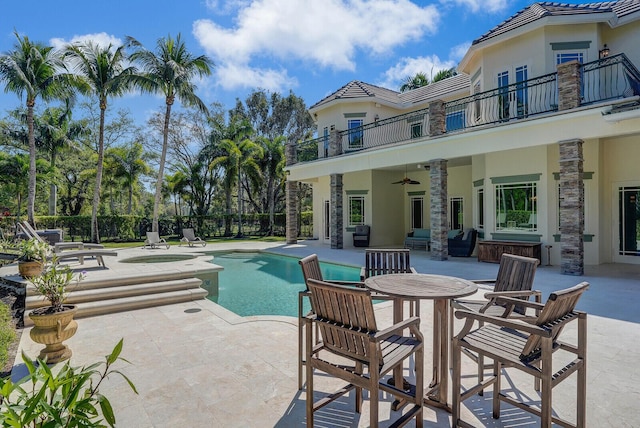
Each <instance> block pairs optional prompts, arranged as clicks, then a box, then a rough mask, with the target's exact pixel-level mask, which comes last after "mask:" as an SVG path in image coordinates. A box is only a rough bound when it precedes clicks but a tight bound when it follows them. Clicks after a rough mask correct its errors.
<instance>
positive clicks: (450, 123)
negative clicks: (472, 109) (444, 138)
mask: <svg viewBox="0 0 640 428" xmlns="http://www.w3.org/2000/svg"><path fill="white" fill-rule="evenodd" d="M446 129H447V132H451V131H457V130H459V129H464V110H459V111H453V112H451V113H447V118H446Z"/></svg>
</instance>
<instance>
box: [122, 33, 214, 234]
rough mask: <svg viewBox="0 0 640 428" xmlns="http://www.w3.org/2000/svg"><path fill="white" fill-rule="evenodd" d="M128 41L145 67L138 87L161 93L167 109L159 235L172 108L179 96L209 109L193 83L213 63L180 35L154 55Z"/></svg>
mask: <svg viewBox="0 0 640 428" xmlns="http://www.w3.org/2000/svg"><path fill="white" fill-rule="evenodd" d="M127 40H128V43H129V45H130V46H133V47H134V48H135V49H136V51H135V52H133V53H132V54H131V57H130V59H131V60H132V61H137V62H139V63H140V65H141V66H142V73H141V74H140V75H138V76H137V77H136V80H135V84H136V86H137V87H138V88H139V89H140V90H142V91H143V92H149V93H162V94H164V96H165V104H166V110H165V115H164V128H163V131H162V154H161V155H160V164H159V166H158V179H157V181H156V193H155V199H154V201H153V219H152V226H151V228H152V231H154V232H157V231H158V217H159V208H160V197H161V195H162V183H163V175H164V164H165V160H166V157H167V147H168V140H169V120H170V118H171V107H172V106H173V103H174V101H175V99H176V97H177V98H178V100H180V102H181V103H182V104H184V105H187V106H195V107H196V108H198V110H200V111H203V112H207V106H206V105H205V104H204V102H202V100H201V99H200V98H198V96H196V94H195V90H196V86H195V85H194V84H193V79H194V78H195V77H204V76H208V75H210V74H211V67H213V62H212V61H211V60H210V59H209V58H208V57H207V56H205V55H201V56H198V57H194V56H193V55H192V54H191V53H189V51H188V50H187V47H186V46H185V44H184V42H183V41H182V38H181V36H180V34H179V33H178V36H177V37H176V38H175V39H173V38H172V37H171V36H170V35H169V36H167V37H166V38H164V37H163V38H161V39H158V42H157V44H156V51H155V52H151V51H148V50H146V49H145V48H144V47H143V46H142V45H141V44H140V42H138V41H137V40H136V39H134V38H133V37H128V38H127Z"/></svg>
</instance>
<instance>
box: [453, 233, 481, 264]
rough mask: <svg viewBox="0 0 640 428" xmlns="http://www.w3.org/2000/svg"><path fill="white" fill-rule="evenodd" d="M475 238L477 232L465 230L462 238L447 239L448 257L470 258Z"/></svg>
mask: <svg viewBox="0 0 640 428" xmlns="http://www.w3.org/2000/svg"><path fill="white" fill-rule="evenodd" d="M477 236H478V231H477V230H475V229H466V230H465V231H464V235H463V236H462V237H460V236H458V237H457V238H452V239H447V245H448V247H449V255H450V256H451V257H470V256H471V254H472V253H473V250H474V248H476V238H477Z"/></svg>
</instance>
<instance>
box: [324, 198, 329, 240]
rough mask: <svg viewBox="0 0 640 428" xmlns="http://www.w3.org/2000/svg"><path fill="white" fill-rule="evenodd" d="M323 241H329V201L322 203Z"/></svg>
mask: <svg viewBox="0 0 640 428" xmlns="http://www.w3.org/2000/svg"><path fill="white" fill-rule="evenodd" d="M324 239H331V201H324Z"/></svg>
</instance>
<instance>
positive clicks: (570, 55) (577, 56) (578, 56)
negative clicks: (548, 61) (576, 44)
mask: <svg viewBox="0 0 640 428" xmlns="http://www.w3.org/2000/svg"><path fill="white" fill-rule="evenodd" d="M569 61H578V62H579V63H580V64H582V63H583V62H584V54H583V53H582V52H563V53H558V54H556V64H563V63H565V62H569Z"/></svg>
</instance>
